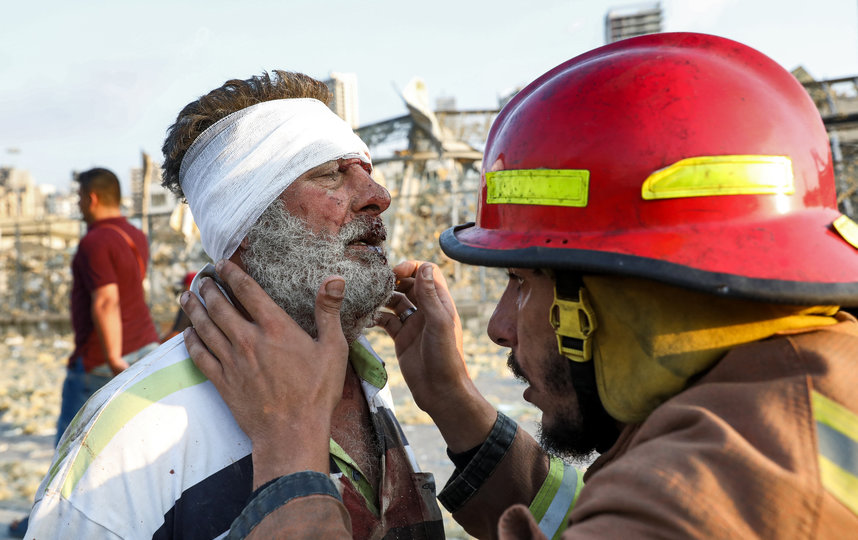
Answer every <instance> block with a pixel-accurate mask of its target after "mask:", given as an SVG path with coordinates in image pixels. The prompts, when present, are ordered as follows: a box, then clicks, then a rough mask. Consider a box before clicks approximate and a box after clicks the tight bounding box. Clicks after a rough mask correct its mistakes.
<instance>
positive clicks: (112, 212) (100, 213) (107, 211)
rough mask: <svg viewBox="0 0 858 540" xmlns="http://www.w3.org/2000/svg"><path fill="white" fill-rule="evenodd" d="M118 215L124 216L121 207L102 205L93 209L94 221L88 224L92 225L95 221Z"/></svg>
mask: <svg viewBox="0 0 858 540" xmlns="http://www.w3.org/2000/svg"><path fill="white" fill-rule="evenodd" d="M118 217H122V211H121V210H120V209H119V208H110V207H102V208H98V209H95V210H93V212H92V221H91V222H90V223H88V224H89V225H92V224H93V223H96V222H98V221H101V220H103V219H112V218H118Z"/></svg>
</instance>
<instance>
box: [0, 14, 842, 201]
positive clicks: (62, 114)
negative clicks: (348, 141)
mask: <svg viewBox="0 0 858 540" xmlns="http://www.w3.org/2000/svg"><path fill="white" fill-rule="evenodd" d="M525 4H527V7H522V6H524V5H525ZM636 4H637V5H639V4H640V2H636V1H633V2H624V1H622V0H610V1H605V0H564V1H559V0H531V1H529V2H523V1H512V0H494V1H467V0H458V1H450V0H433V1H432V2H421V3H415V2H408V1H404V0H399V1H388V0H366V1H364V2H347V1H345V0H333V1H326V0H307V1H305V0H279V1H268V0H264V1H250V0H248V1H246V2H238V1H222V0H207V1H197V0H193V1H190V0H189V1H182V0H171V1H166V0H146V1H132V0H126V1H120V0H112V1H80V2H68V1H55V0H49V1H42V2H36V1H30V2H21V1H14V2H12V1H6V2H2V3H0V14H2V19H3V21H4V24H3V31H2V33H0V165H6V166H8V165H12V166H17V167H21V168H25V169H28V170H30V172H31V173H32V174H33V175H34V177H35V180H36V182H37V183H39V184H53V185H55V186H57V187H59V188H60V189H63V190H65V189H68V188H69V185H70V176H71V171H72V170H84V169H86V168H89V167H93V166H106V167H109V168H112V169H114V170H115V171H116V173H117V174H118V175H119V176H120V178H121V179H122V180H123V184H125V185H127V181H128V177H129V170H130V168H131V167H135V166H139V164H140V152H141V150H145V151H146V152H148V153H149V154H150V155H152V157H153V158H155V159H156V160H157V161H160V159H161V152H160V148H161V144H162V142H163V139H164V134H165V130H166V128H167V126H169V125H170V124H171V123H172V121H173V120H174V119H175V116H176V113H178V111H179V110H180V109H181V108H182V107H183V106H184V105H185V104H186V103H188V102H189V101H192V100H193V99H195V98H196V97H198V96H199V95H201V94H204V93H206V92H207V91H208V90H210V89H212V88H215V87H217V86H219V85H220V84H222V83H223V82H224V81H225V80H227V79H230V78H236V77H238V78H247V77H249V76H251V75H254V74H257V73H260V72H261V71H262V70H270V69H276V68H282V69H287V70H293V71H303V72H305V73H307V74H309V75H312V76H315V77H317V78H325V77H326V76H327V74H328V73H329V72H331V71H341V72H354V73H356V74H357V76H358V91H359V99H360V121H361V123H362V124H365V123H369V122H374V121H378V120H383V119H385V118H391V117H394V116H398V115H400V114H404V113H405V107H404V105H403V104H402V102H401V100H400V98H399V96H398V94H397V93H396V90H395V88H396V87H399V88H402V87H404V86H405V84H406V83H407V82H408V81H409V80H410V79H411V78H412V77H413V76H420V77H422V78H423V79H424V80H425V81H426V85H427V87H428V89H429V93H430V98H431V99H432V101H433V102H434V99H435V98H437V97H439V96H454V97H455V98H456V100H457V105H458V106H459V107H460V108H489V107H494V106H496V103H497V97H498V96H499V95H502V94H504V93H505V92H507V91H508V90H509V89H512V88H514V87H516V86H520V85H523V84H525V83H527V82H529V81H530V80H532V79H534V78H535V77H537V76H538V75H540V74H541V73H543V72H544V71H546V70H548V69H550V68H551V67H553V66H555V65H557V64H559V63H561V62H563V61H564V60H567V59H569V58H571V57H573V56H576V55H577V54H580V53H582V52H584V51H586V50H588V49H592V48H594V47H598V46H600V45H602V44H603V32H604V30H603V22H604V16H605V13H606V12H607V11H608V10H609V9H611V8H618V7H624V6H628V5H636ZM662 6H663V9H664V12H665V30H666V31H696V32H707V33H712V34H718V35H722V36H725V37H729V38H732V39H735V40H738V41H741V42H744V43H746V44H748V45H751V46H752V47H755V48H757V49H759V50H761V51H762V52H764V53H766V54H767V55H769V56H771V57H772V58H774V59H775V60H776V61H777V62H779V63H780V64H781V65H783V66H784V67H785V68H787V69H793V68H795V67H796V66H798V65H803V66H804V67H805V68H806V69H807V70H808V71H809V72H810V73H811V74H812V75H813V76H814V77H816V78H818V79H821V78H833V77H841V76H851V75H858V2H856V1H855V0H814V1H813V2H808V1H804V0H664V1H663V2H662ZM10 148H14V149H18V150H19V152H17V153H11V152H9V151H8V150H9V149H10Z"/></svg>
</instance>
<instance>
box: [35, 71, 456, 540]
mask: <svg viewBox="0 0 858 540" xmlns="http://www.w3.org/2000/svg"><path fill="white" fill-rule="evenodd" d="M329 99H330V93H329V91H328V89H327V87H326V86H325V85H324V84H323V83H321V82H319V81H316V80H315V79H312V78H310V77H307V76H306V75H302V74H298V73H289V72H283V71H279V70H278V71H274V72H273V73H271V74H270V75H269V74H268V73H263V74H262V75H260V76H255V77H252V78H250V79H247V80H231V81H228V82H227V83H225V84H224V85H223V86H221V87H220V88H217V89H215V90H213V91H211V92H209V93H208V94H206V95H205V96H202V97H201V98H199V99H198V100H196V101H194V102H192V103H190V104H188V105H187V106H186V107H185V108H184V109H183V110H182V111H181V112H180V113H179V115H178V118H177V119H176V123H175V124H174V125H173V126H171V127H170V128H169V130H168V133H167V139H166V142H165V143H164V148H163V150H164V157H165V161H164V166H163V167H164V175H163V177H164V185H165V186H166V187H168V188H170V189H171V190H172V191H173V192H174V193H176V194H177V195H178V196H180V197H184V198H185V199H186V200H187V201H188V204H189V205H190V208H191V211H192V213H193V215H194V218H195V220H196V223H197V225H198V226H199V229H200V235H201V238H202V243H203V247H204V248H205V250H206V253H207V254H208V255H209V256H210V257H211V258H212V260H213V261H221V260H223V259H228V260H229V261H230V263H227V264H233V263H234V264H235V265H237V266H238V267H239V268H241V269H243V270H245V271H246V272H247V273H248V274H249V276H250V277H252V278H253V280H255V281H256V282H257V283H259V285H261V286H262V289H264V291H265V293H267V294H268V295H269V296H270V297H271V298H273V299H274V300H275V301H276V303H277V304H278V305H279V306H280V307H281V308H282V309H283V310H285V311H286V312H287V313H288V314H289V315H290V316H291V317H292V319H294V321H295V322H296V323H297V324H298V325H299V326H301V327H302V328H303V329H304V330H305V331H306V332H307V333H308V334H309V335H310V336H313V337H316V336H319V339H317V340H313V339H309V338H308V340H307V341H308V342H312V343H295V344H289V343H285V344H282V349H280V350H278V351H272V352H271V353H272V354H276V355H278V356H276V357H277V358H280V359H281V361H283V362H289V361H290V350H292V351H295V350H296V349H295V348H292V349H290V347H305V346H318V345H319V343H322V342H323V341H324V344H325V346H326V347H327V346H328V345H327V344H329V343H331V340H322V339H321V337H322V336H323V335H324V334H325V333H326V332H327V327H326V326H324V325H323V324H321V323H319V324H318V327H317V324H316V321H317V320H324V319H323V318H320V311H319V309H324V306H325V302H328V303H330V304H331V305H337V304H339V303H340V302H341V306H342V307H341V317H340V320H339V323H341V324H342V328H343V333H344V335H345V337H346V342H347V343H346V342H343V341H342V338H341V337H340V338H339V342H338V343H334V344H333V345H331V346H330V347H329V348H328V349H326V348H324V347H319V348H318V349H316V350H318V351H319V352H318V354H317V355H316V356H315V358H316V361H317V362H318V370H316V372H317V373H318V374H319V377H323V376H324V374H325V373H331V372H333V371H332V370H336V369H338V368H339V369H340V370H341V371H340V372H342V371H343V370H344V371H345V377H344V380H343V378H342V377H340V378H339V380H342V386H340V385H339V382H337V383H336V384H335V385H333V387H330V388H327V389H326V392H329V393H330V400H332V403H338V404H337V405H336V410H335V413H334V415H333V417H332V418H320V419H319V425H318V428H319V430H327V429H329V432H330V434H331V437H330V439H327V437H325V439H327V440H326V441H325V440H323V444H327V445H328V448H329V452H328V454H329V458H328V460H329V465H330V475H331V478H332V479H333V480H334V484H335V485H336V486H337V489H338V491H339V492H340V495H341V497H342V500H343V502H344V506H345V509H346V511H347V512H348V516H347V517H348V518H349V519H350V521H351V526H352V530H353V532H354V536H355V537H356V538H383V537H385V536H389V537H396V538H442V537H443V534H444V533H443V526H442V522H441V515H440V511H439V509H438V506H437V503H436V500H435V483H434V479H433V477H432V475H431V474H430V473H424V472H421V471H420V470H419V468H418V466H417V464H416V462H415V460H414V455H413V453H412V452H411V450H410V448H409V446H408V442H407V441H406V440H405V437H404V435H403V433H402V430H401V429H400V426H399V424H398V422H397V421H396V418H395V417H394V414H393V409H392V405H391V399H390V391H389V388H388V385H387V373H386V371H385V369H384V364H383V363H382V361H381V359H379V358H378V356H377V355H376V354H375V353H374V352H373V350H372V349H371V348H370V346H369V344H368V342H367V341H366V339H365V338H364V337H363V336H362V332H363V330H364V328H366V327H367V326H368V325H370V324H372V322H373V319H374V317H375V314H376V312H377V310H378V309H379V308H380V307H382V306H384V305H386V304H387V303H388V301H389V299H390V298H391V293H392V291H393V286H394V276H393V272H392V270H391V269H390V268H389V267H388V264H387V259H386V257H385V253H384V249H383V243H384V240H385V236H386V233H385V228H384V225H383V223H382V220H381V213H382V212H384V211H385V210H386V209H387V207H388V206H389V204H390V195H389V194H388V192H387V190H386V189H384V188H383V187H382V186H380V185H378V184H376V183H375V182H374V181H373V179H372V177H371V176H370V172H371V170H372V163H371V161H370V156H369V151H368V149H367V147H366V145H365V144H364V143H363V142H362V141H361V140H360V139H359V138H358V137H357V136H356V135H355V134H354V132H353V131H352V130H351V128H349V126H348V125H347V124H346V123H345V122H343V121H342V120H340V119H339V118H338V117H337V116H336V115H335V114H334V113H332V112H331V111H330V110H329V109H328V107H327V105H326V104H327V103H328V101H329ZM220 268H222V266H220V265H219V266H218V269H220ZM331 276H335V277H331ZM337 276H338V277H337ZM249 281H250V278H248V282H249ZM218 289H219V290H220V291H221V292H222V294H220V293H218V294H215V293H217V291H218ZM191 290H192V291H193V293H195V294H196V295H198V297H199V298H200V300H202V299H203V298H205V299H206V300H208V304H207V308H208V309H209V312H210V313H211V314H212V318H213V319H217V317H218V316H222V317H227V318H228V317H230V316H233V317H242V316H243V317H244V318H246V320H247V324H248V325H257V323H259V324H258V325H257V326H255V328H266V329H268V330H270V329H271V325H268V326H266V325H265V324H263V323H264V322H266V314H265V312H264V311H263V310H260V309H257V306H254V305H243V306H241V305H239V304H238V303H237V302H236V301H235V300H234V299H232V292H231V291H230V290H229V288H228V287H226V286H225V284H223V282H222V280H220V279H219V278H218V276H217V270H215V268H214V267H212V266H208V267H206V268H205V269H204V270H203V271H201V272H200V273H199V274H198V275H197V277H196V279H195V280H194V282H193V284H192V286H191ZM242 297H244V296H242ZM317 298H319V299H321V300H320V302H319V304H320V305H321V306H322V307H321V308H317V307H316V306H317ZM230 302H232V303H230ZM332 312H333V311H332ZM394 312H396V309H394ZM239 313H240V314H241V315H238V314H239ZM400 315H402V318H403V320H404V319H405V317H407V315H408V314H407V313H404V314H400ZM328 335H333V332H331V333H328ZM337 335H338V334H337ZM227 338H228V336H223V340H222V341H223V343H228V342H229V340H228V339H227ZM214 349H215V347H214V346H213V350H214ZM346 349H348V353H347V354H346ZM346 356H347V357H348V366H346V367H343V366H342V365H340V366H337V365H336V363H337V362H345V357H346ZM248 369H254V367H252V366H251V367H249V368H248ZM304 371H306V370H304ZM304 371H302V373H304ZM302 376H304V375H302ZM311 382H312V381H307V384H306V385H302V384H301V381H296V385H295V388H298V389H300V388H301V387H302V386H306V387H307V388H312V387H314V385H312V384H311ZM329 386H330V385H329ZM269 390H270V391H271V392H273V393H278V392H279V393H280V394H284V395H282V398H283V402H284V403H292V404H294V406H295V407H298V408H300V407H301V405H300V403H301V401H300V399H301V398H300V396H299V395H298V394H300V392H298V393H295V392H292V391H288V392H287V391H285V390H283V389H282V387H280V386H278V385H276V384H274V383H272V385H271V388H270V389H269ZM296 401H297V403H296ZM272 414H280V411H272ZM303 414H305V417H306V415H312V414H313V411H304V413H303ZM320 416H321V415H320ZM284 417H286V415H285V414H284ZM327 423H329V424H330V425H327ZM245 428H246V429H248V426H245ZM251 428H252V426H251ZM305 435H306V434H302V433H301V432H300V430H298V429H296V432H295V437H296V438H298V439H297V440H303V438H302V437H304V436H305ZM316 438H318V437H316ZM310 439H312V437H310ZM323 455H324V452H323ZM278 458H279V459H282V460H287V461H288V460H290V459H300V458H298V457H294V456H289V455H283V456H278ZM253 465H254V464H253V458H252V457H251V444H250V439H249V438H248V437H247V435H246V434H245V432H244V431H242V429H240V428H239V426H238V425H237V424H236V422H235V420H234V419H233V416H232V413H231V412H230V410H229V409H228V408H227V406H226V405H225V404H224V401H223V400H222V399H221V397H220V395H219V394H218V391H217V390H216V389H215V387H214V386H213V385H212V383H211V382H210V381H209V380H208V379H207V378H206V377H205V376H203V375H202V373H201V372H200V371H199V370H198V369H197V367H196V366H195V365H194V363H193V361H192V360H191V358H190V357H189V355H188V351H187V349H186V347H185V343H184V336H183V335H179V336H176V337H174V338H173V339H171V340H170V341H168V342H166V343H164V344H163V345H161V347H160V348H158V349H157V350H156V351H155V352H153V353H151V354H149V355H148V356H147V357H145V358H144V359H143V360H141V361H139V362H137V363H136V364H135V365H134V366H132V367H131V368H130V369H128V370H126V371H125V372H123V373H122V374H121V375H119V376H118V377H116V378H115V379H113V381H112V382H111V383H110V384H108V385H107V386H105V387H104V388H103V389H102V390H101V391H99V392H98V393H97V394H95V395H94V396H93V397H92V398H91V399H90V400H89V401H88V402H87V404H86V405H85V406H84V408H83V409H81V411H80V413H78V415H77V417H75V419H74V421H73V422H72V423H71V425H70V426H69V428H68V429H67V430H66V432H65V434H64V435H63V437H62V440H61V441H60V444H59V447H58V449H57V453H56V455H55V456H54V461H53V464H52V465H51V468H50V471H49V472H48V474H47V476H46V477H45V479H44V480H43V481H42V485H41V486H40V487H39V490H38V493H37V494H36V499H35V506H34V507H33V511H32V514H31V517H30V528H29V530H28V532H27V535H26V537H27V538H39V539H42V540H44V539H47V538H87V539H93V538H121V539H133V538H206V539H210V538H220V537H225V536H226V534H227V531H228V530H229V528H230V525H231V524H232V522H233V521H234V520H235V519H236V517H238V516H239V514H240V513H241V510H242V508H243V507H244V505H245V503H246V502H247V500H248V499H249V498H250V496H251V494H252V493H253V492H254V490H255V489H259V488H260V487H264V486H257V485H255V484H254V470H253ZM309 465H311V464H308V468H309ZM258 472H259V471H258ZM260 477H263V475H261V474H260ZM303 520H305V521H306V523H302V524H300V527H305V526H306V529H305V530H307V531H311V530H312V528H313V527H314V525H315V522H314V519H313V516H312V515H311V514H308V515H306V516H304V517H303ZM310 536H312V535H310Z"/></svg>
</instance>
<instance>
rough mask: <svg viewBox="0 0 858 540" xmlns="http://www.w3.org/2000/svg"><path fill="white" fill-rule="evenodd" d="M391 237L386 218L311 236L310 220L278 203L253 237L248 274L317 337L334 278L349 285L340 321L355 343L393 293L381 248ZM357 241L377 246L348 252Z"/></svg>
mask: <svg viewBox="0 0 858 540" xmlns="http://www.w3.org/2000/svg"><path fill="white" fill-rule="evenodd" d="M385 237H386V232H385V229H384V225H383V224H382V222H381V218H380V217H369V216H366V217H362V218H357V219H354V220H353V221H351V222H349V223H348V224H346V225H344V226H343V228H342V229H341V230H340V232H339V234H337V236H336V237H333V238H330V237H328V236H324V235H321V234H315V233H313V232H312V231H310V230H309V229H308V228H307V227H306V225H305V223H304V221H303V220H302V219H300V218H297V217H295V216H292V215H291V214H289V213H287V212H286V211H285V210H284V209H283V206H282V204H280V202H279V201H276V202H275V203H274V204H272V205H271V206H269V207H268V209H266V210H265V212H264V213H263V214H262V216H261V217H260V218H259V219H258V220H257V222H256V224H255V225H254V226H253V228H252V229H251V230H250V232H249V233H248V235H247V238H248V241H249V247H248V249H247V250H246V251H245V252H244V253H243V254H242V257H241V258H242V261H243V262H244V265H245V267H246V268H247V273H248V274H250V276H251V277H252V278H253V279H255V280H256V282H257V283H259V285H260V286H261V287H262V288H263V289H264V290H265V292H267V293H268V295H269V296H271V298H272V299H273V300H274V301H275V302H276V303H277V304H278V305H279V306H280V307H281V308H283V310H284V311H286V313H288V314H289V315H290V316H291V317H292V318H293V319H294V320H295V322H296V323H298V325H299V326H300V327H301V328H303V329H304V330H305V331H306V332H307V333H308V334H310V335H311V336H313V337H316V335H317V329H316V318H315V302H316V293H317V291H318V290H319V287H321V285H322V282H323V281H324V280H325V278H327V277H328V276H331V275H335V274H336V275H339V276H342V277H343V278H344V279H345V281H346V289H345V297H344V299H343V304H342V308H341V310H340V317H341V320H342V325H343V333H344V334H345V337H346V340H348V342H349V343H351V342H352V341H354V340H355V339H357V338H358V336H360V334H361V332H362V331H363V329H364V328H366V327H367V326H368V325H369V324H370V323H371V322H372V320H373V317H374V315H375V313H376V310H378V308H379V307H381V306H382V305H384V304H385V303H386V302H387V299H388V298H389V297H390V295H391V293H392V291H393V284H394V276H393V271H392V270H391V269H390V267H389V266H388V265H387V258H386V257H385V255H384V251H383V250H382V249H381V246H382V243H383V242H384V240H385ZM355 242H358V243H360V245H363V244H364V243H365V244H367V245H369V246H376V247H374V248H373V247H361V248H356V249H348V252H349V253H348V254H347V253H346V251H347V248H348V247H349V245H350V244H354V243H355Z"/></svg>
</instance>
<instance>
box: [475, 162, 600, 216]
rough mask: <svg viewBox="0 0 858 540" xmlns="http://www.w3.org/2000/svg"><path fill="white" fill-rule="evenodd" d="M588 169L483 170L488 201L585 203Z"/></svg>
mask: <svg viewBox="0 0 858 540" xmlns="http://www.w3.org/2000/svg"><path fill="white" fill-rule="evenodd" d="M589 189H590V171H587V170H583V169H521V170H512V171H494V172H487V173H486V203H487V204H531V205H539V206H574V207H578V208H584V207H586V206H587V195H588V193H589Z"/></svg>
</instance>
